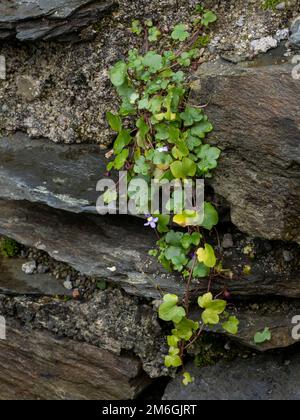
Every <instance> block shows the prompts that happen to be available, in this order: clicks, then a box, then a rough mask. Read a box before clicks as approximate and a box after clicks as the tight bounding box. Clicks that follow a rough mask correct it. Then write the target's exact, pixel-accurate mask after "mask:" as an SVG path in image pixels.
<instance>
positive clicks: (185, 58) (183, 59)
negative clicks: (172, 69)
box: [178, 52, 191, 67]
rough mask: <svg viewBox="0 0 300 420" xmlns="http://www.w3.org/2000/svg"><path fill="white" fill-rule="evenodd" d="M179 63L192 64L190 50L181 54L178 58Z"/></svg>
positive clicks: (186, 65) (185, 65) (187, 65)
mask: <svg viewBox="0 0 300 420" xmlns="http://www.w3.org/2000/svg"><path fill="white" fill-rule="evenodd" d="M178 63H179V64H180V65H181V66H184V67H189V66H190V65H191V58H190V55H189V53H188V52H183V53H182V54H181V56H180V57H179V58H178Z"/></svg>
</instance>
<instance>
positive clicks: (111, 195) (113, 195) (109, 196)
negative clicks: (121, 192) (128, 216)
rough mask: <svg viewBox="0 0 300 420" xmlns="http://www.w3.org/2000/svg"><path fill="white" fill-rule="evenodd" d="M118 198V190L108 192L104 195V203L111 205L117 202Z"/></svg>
mask: <svg viewBox="0 0 300 420" xmlns="http://www.w3.org/2000/svg"><path fill="white" fill-rule="evenodd" d="M117 197H118V194H117V191H116V190H110V189H108V190H106V191H105V193H104V194H103V201H104V203H106V204H110V203H112V202H113V201H116V199H117Z"/></svg>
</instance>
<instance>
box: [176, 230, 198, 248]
mask: <svg viewBox="0 0 300 420" xmlns="http://www.w3.org/2000/svg"><path fill="white" fill-rule="evenodd" d="M200 240H201V235H200V233H198V232H194V233H192V234H191V235H190V234H189V233H186V234H185V235H184V236H183V238H182V240H181V245H182V246H183V248H184V249H189V248H190V247H191V246H192V245H195V246H198V245H199V244H200Z"/></svg>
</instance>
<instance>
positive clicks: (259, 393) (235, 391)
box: [163, 354, 300, 401]
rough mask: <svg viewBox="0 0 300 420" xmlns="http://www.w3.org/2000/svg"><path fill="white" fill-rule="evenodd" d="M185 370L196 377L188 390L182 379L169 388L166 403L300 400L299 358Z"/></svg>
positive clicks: (264, 358) (269, 358) (262, 359)
mask: <svg viewBox="0 0 300 420" xmlns="http://www.w3.org/2000/svg"><path fill="white" fill-rule="evenodd" d="M186 370H187V371H188V372H190V373H191V374H192V376H194V377H195V382H194V383H192V384H190V385H189V386H188V387H185V386H183V385H182V382H181V376H180V375H179V376H178V377H176V378H175V379H173V380H172V381H171V382H170V383H169V385H168V386H167V389H166V392H165V395H164V397H163V399H164V400H174V401H176V400H180V401H181V400H199V401H205V400H214V401H217V400H275V401H276V400H300V356H299V354H297V355H293V356H290V357H286V358H284V357H276V356H259V357H256V358H253V359H249V360H240V359H236V360H234V361H233V362H220V363H218V364H217V365H215V366H210V367H205V368H202V369H199V368H196V367H195V366H194V365H193V364H190V365H188V366H186Z"/></svg>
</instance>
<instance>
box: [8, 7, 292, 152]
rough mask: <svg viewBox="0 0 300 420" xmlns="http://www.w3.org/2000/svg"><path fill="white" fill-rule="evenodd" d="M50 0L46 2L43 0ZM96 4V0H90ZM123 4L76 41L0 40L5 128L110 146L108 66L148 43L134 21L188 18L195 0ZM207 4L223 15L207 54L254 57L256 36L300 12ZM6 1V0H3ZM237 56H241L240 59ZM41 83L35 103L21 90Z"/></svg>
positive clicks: (112, 105) (169, 23) (165, 23)
mask: <svg viewBox="0 0 300 420" xmlns="http://www.w3.org/2000/svg"><path fill="white" fill-rule="evenodd" d="M45 3H48V2H45ZM97 3H98V4H99V2H95V3H92V4H97ZM118 3H119V8H118V9H117V11H116V12H114V13H113V14H110V15H109V16H107V17H105V18H104V19H101V21H100V23H98V24H96V25H94V26H93V27H92V28H86V29H85V30H84V31H83V33H82V34H80V37H81V39H83V40H85V42H82V43H77V44H74V43H72V44H62V45H60V44H58V43H52V42H50V43H44V42H42V43H35V44H34V45H33V44H32V43H26V45H24V44H20V43H18V44H17V45H16V44H13V43H7V42H5V43H4V45H3V46H1V54H2V55H4V56H5V58H6V67H7V72H6V73H7V74H6V81H5V82H3V83H2V82H1V83H0V116H1V118H0V130H1V131H2V133H11V132H16V131H18V130H22V131H25V132H27V133H28V134H29V135H30V136H33V137H40V138H42V137H44V138H48V139H50V140H52V141H55V142H65V143H74V142H97V143H101V144H104V145H108V144H109V143H111V141H112V133H111V131H110V130H108V127H107V123H106V121H105V112H106V111H108V110H115V109H116V108H117V98H116V96H115V93H114V90H113V89H112V86H111V84H110V82H109V78H108V68H109V67H110V66H111V65H112V64H113V63H115V62H116V61H117V60H119V59H120V58H123V57H124V55H125V54H126V53H127V51H128V49H130V48H132V47H136V46H140V45H143V43H144V40H143V39H141V40H140V39H137V38H136V37H135V36H134V35H133V34H131V33H130V31H129V28H130V26H131V22H132V20H133V19H136V18H140V19H147V18H152V19H153V21H154V22H155V23H157V24H158V25H159V27H160V29H162V30H168V29H170V28H172V27H173V26H174V25H175V24H177V23H178V22H181V21H183V22H189V21H190V19H191V16H192V12H193V10H194V7H195V4H196V3H199V1H198V0H152V1H149V0H131V1H128V0H118ZM203 3H205V6H206V7H208V8H212V9H213V10H215V12H216V13H217V14H218V16H219V20H218V22H217V24H216V25H214V27H213V32H212V34H211V43H210V45H209V47H208V49H207V52H206V53H205V57H204V58H205V59H207V60H208V59H210V58H211V57H215V56H216V55H218V54H221V55H222V56H226V57H227V58H228V57H234V58H230V59H233V60H237V61H239V60H241V59H245V57H251V56H252V55H253V51H252V48H251V41H253V40H257V39H258V40H259V39H260V38H262V37H265V36H269V35H270V36H273V37H274V36H275V34H276V32H277V30H278V29H282V28H283V29H287V28H288V26H289V21H291V20H292V19H293V17H296V16H297V11H299V9H300V5H299V2H297V1H296V0H293V1H290V2H289V4H290V5H289V6H287V7H286V8H285V10H284V11H281V12H272V11H264V10H262V8H261V2H260V1H253V0H231V1H230V2H228V1H226V2H224V1H219V0H206V1H204V2H203ZM1 4H2V2H1ZM236 56H237V57H236ZM24 76H25V77H26V78H25V81H27V82H28V77H30V78H31V84H32V86H37V85H38V86H39V94H38V97H35V99H34V100H33V101H31V100H32V99H31V98H29V100H30V101H29V100H28V96H27V95H25V96H23V95H20V93H19V90H20V89H19V88H20V86H19V83H18V82H19V81H20V78H21V81H22V80H23V81H24Z"/></svg>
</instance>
